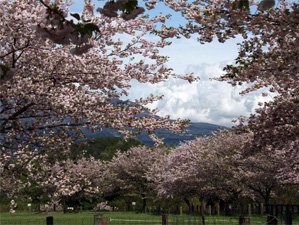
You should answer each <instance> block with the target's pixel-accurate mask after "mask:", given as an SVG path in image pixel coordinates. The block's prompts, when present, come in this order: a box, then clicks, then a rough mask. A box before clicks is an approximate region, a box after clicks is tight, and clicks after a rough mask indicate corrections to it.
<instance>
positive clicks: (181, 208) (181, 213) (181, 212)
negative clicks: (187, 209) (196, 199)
mask: <svg viewBox="0 0 299 225" xmlns="http://www.w3.org/2000/svg"><path fill="white" fill-rule="evenodd" d="M180 215H183V207H182V206H180Z"/></svg>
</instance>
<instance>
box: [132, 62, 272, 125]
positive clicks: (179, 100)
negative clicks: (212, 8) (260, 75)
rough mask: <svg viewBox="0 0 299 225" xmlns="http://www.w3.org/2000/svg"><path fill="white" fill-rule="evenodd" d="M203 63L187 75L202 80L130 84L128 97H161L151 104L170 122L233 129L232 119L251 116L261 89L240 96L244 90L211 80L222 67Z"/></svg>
mask: <svg viewBox="0 0 299 225" xmlns="http://www.w3.org/2000/svg"><path fill="white" fill-rule="evenodd" d="M225 64H227V63H225V62H220V63H216V64H213V65H211V64H207V63H202V64H199V65H189V66H188V68H187V70H186V71H187V72H194V73H195V75H198V76H199V77H201V78H202V79H201V80H200V81H198V82H195V83H192V84H189V83H188V82H187V81H184V80H180V79H173V78H170V79H169V80H168V81H166V82H163V83H160V84H158V85H152V84H139V83H138V82H137V81H133V82H132V90H131V91H130V96H129V97H130V98H131V99H135V98H140V97H146V96H148V95H149V94H150V93H153V94H155V95H164V98H163V99H162V100H160V101H158V102H155V103H154V104H152V105H151V108H158V109H159V110H160V112H159V113H158V115H160V116H165V115H170V117H171V118H172V119H177V118H181V119H190V120H191V121H193V122H207V123H213V124H218V125H224V126H232V122H231V121H232V120H233V119H236V118H238V117H239V116H249V114H250V113H254V111H255V108H257V106H258V105H257V104H258V102H259V101H261V102H264V101H266V100H267V99H266V98H263V97H261V92H262V90H260V91H258V92H255V93H250V94H247V95H245V96H240V95H239V92H240V91H241V90H243V89H244V88H245V87H244V86H243V87H240V86H236V87H232V86H231V85H229V84H227V83H225V82H218V81H215V80H210V79H209V78H212V77H218V76H220V75H221V74H223V71H222V68H223V65H225Z"/></svg>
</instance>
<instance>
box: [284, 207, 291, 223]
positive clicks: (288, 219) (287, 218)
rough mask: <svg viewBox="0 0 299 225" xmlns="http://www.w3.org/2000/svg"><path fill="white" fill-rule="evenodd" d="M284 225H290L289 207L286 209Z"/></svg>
mask: <svg viewBox="0 0 299 225" xmlns="http://www.w3.org/2000/svg"><path fill="white" fill-rule="evenodd" d="M285 224H286V225H292V212H291V210H290V206H289V205H287V207H286V215H285Z"/></svg>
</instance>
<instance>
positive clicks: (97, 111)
mask: <svg viewBox="0 0 299 225" xmlns="http://www.w3.org/2000/svg"><path fill="white" fill-rule="evenodd" d="M158 2H161V4H162V2H163V3H164V4H165V5H166V6H168V7H170V8H171V9H173V10H175V11H178V12H181V13H182V17H184V18H185V19H186V21H187V23H186V24H182V25H181V26H177V27H168V26H167V23H166V22H165V21H167V17H166V16H163V15H161V14H160V15H157V16H146V15H142V13H143V12H144V9H143V8H141V7H138V6H137V5H136V2H135V1H133V2H132V1H126V0H118V1H116V2H114V1H109V2H107V3H106V4H105V5H104V7H103V8H98V9H97V11H98V12H99V13H100V15H99V14H96V13H95V5H94V4H92V2H91V1H86V2H85V5H84V9H83V11H82V13H81V14H76V13H74V14H70V13H69V9H68V6H69V5H70V4H71V3H70V2H69V1H64V0H55V1H50V0H44V1H43V0H18V1H10V0H1V9H0V17H1V20H0V45H1V48H0V77H1V80H0V101H1V103H0V111H1V118H0V134H1V135H0V143H1V154H0V158H1V163H0V171H1V192H2V194H6V195H8V196H9V197H11V198H13V197H14V196H15V195H16V194H17V193H18V191H19V189H20V188H23V187H26V186H27V187H28V186H30V185H31V183H32V182H38V183H39V184H40V185H41V186H42V187H44V188H45V189H44V190H45V191H47V192H48V193H49V194H51V193H52V194H53V196H54V197H57V196H64V195H67V194H68V193H73V192H74V193H75V192H77V191H78V190H80V189H81V188H82V187H84V191H86V192H96V193H100V192H102V191H103V189H104V187H103V183H102V182H101V180H102V179H103V177H106V176H104V175H103V174H102V173H101V171H102V169H103V168H102V166H103V165H102V163H101V162H99V161H97V160H94V159H85V158H82V159H81V160H79V161H72V160H70V159H68V160H66V158H67V155H68V154H69V153H70V146H71V145H72V143H74V141H76V140H78V139H83V138H84V135H83V133H82V129H83V128H84V129H90V130H92V131H93V130H99V129H101V127H110V128H114V129H117V130H119V132H120V133H121V134H123V135H125V136H131V135H134V134H136V133H139V132H141V131H142V130H146V131H147V132H148V133H149V134H150V135H151V137H152V138H153V139H154V140H155V141H156V142H157V144H159V143H160V142H161V140H160V139H159V138H157V137H156V136H155V135H153V133H154V131H155V130H156V129H169V130H172V131H174V132H179V131H181V130H182V129H183V128H184V127H185V125H186V121H175V122H169V120H168V118H158V117H155V114H156V113H157V111H156V110H149V109H147V108H146V107H145V106H146V105H147V104H148V103H151V102H153V101H155V100H156V99H158V97H156V96H149V97H148V98H146V99H138V100H136V101H135V102H133V103H126V102H122V101H120V100H119V99H120V98H122V97H125V96H127V95H128V91H129V89H130V81H131V80H132V79H135V80H137V81H139V82H141V83H144V82H150V83H159V82H162V81H165V80H166V79H167V78H168V77H170V76H173V77H178V78H182V79H186V80H188V81H189V82H192V81H194V79H195V78H194V77H193V76H192V74H184V75H177V74H174V73H173V72H172V70H171V69H170V68H167V66H166V63H167V58H166V57H164V56H162V55H161V54H160V53H159V50H160V49H161V48H163V47H165V46H167V45H169V42H167V41H166V40H167V38H176V37H182V36H183V37H186V38H188V37H190V35H196V36H197V37H198V40H199V42H200V43H201V44H204V43H207V42H211V41H212V40H214V39H215V38H216V39H217V40H218V41H220V42H225V41H226V40H228V39H232V38H234V37H236V36H237V35H241V36H243V38H244V41H243V42H242V43H240V49H239V55H238V57H237V59H236V63H235V64H233V65H227V66H226V67H225V68H224V69H225V71H226V73H225V74H224V75H223V77H221V78H220V79H219V80H220V81H226V82H229V83H231V84H232V85H239V84H243V83H247V84H248V85H249V86H248V88H247V89H246V90H244V91H243V94H246V93H247V92H250V91H254V90H257V89H259V88H262V87H268V88H269V91H270V92H274V93H275V97H273V100H272V101H271V102H268V103H265V104H264V105H262V106H261V108H259V109H257V111H256V114H254V115H252V116H251V117H250V118H248V119H246V121H244V120H243V119H242V120H241V121H240V125H239V126H237V127H236V132H237V133H238V134H239V136H232V137H231V138H234V137H237V138H236V140H234V141H231V140H230V137H229V135H228V134H219V135H217V137H218V138H215V137H214V138H212V139H209V138H203V139H198V140H196V141H194V142H192V143H188V144H186V145H182V146H180V147H179V148H178V149H175V150H173V151H171V152H170V153H169V154H166V155H167V157H166V158H165V159H164V157H162V156H161V155H163V154H159V157H158V156H153V159H152V160H154V161H155V160H165V162H164V161H163V162H161V163H158V164H157V165H159V166H156V167H154V168H151V169H149V170H148V171H152V170H153V171H154V172H153V175H155V176H149V175H146V177H147V176H149V177H151V182H156V184H157V185H156V188H158V191H157V193H158V194H159V195H161V196H163V195H164V196H178V195H182V196H183V195H193V194H194V195H197V196H199V197H200V198H204V196H206V194H207V193H210V194H213V193H217V194H220V193H221V194H222V195H223V196H222V198H225V197H227V196H228V195H229V193H236V194H241V193H242V194H245V195H251V194H253V193H260V195H261V196H263V198H264V199H265V201H267V199H269V195H270V193H271V191H270V190H269V189H272V187H274V186H275V185H276V183H277V182H278V183H280V184H281V183H283V184H285V185H293V186H294V185H298V184H299V157H298V146H299V143H298V142H299V139H298V136H299V123H298V118H299V110H298V103H299V99H298V90H299V89H298V87H299V84H298V82H299V79H298V74H299V73H298V66H299V64H298V62H299V56H298V46H299V44H298V43H299V38H298V33H299V31H298V29H299V26H298V22H299V21H298V18H299V16H298V13H299V6H298V4H297V3H296V2H289V1H285V0H279V1H274V0H271V1H267V0H262V1H254V0H252V1H247V0H236V1H230V0H205V1H201V0H199V1H193V2H189V1H178V2H177V1H158ZM158 2H157V1H155V0H153V1H146V6H147V9H148V10H151V9H152V8H154V7H155V6H156V5H157V4H158ZM254 11H255V12H254ZM70 17H72V18H73V19H69V18H70ZM150 35H155V38H151V37H150ZM199 54H200V53H199ZM115 100H117V101H115ZM130 128H132V129H133V130H132V129H130ZM226 135H228V136H226ZM231 135H233V134H231ZM248 135H249V136H248ZM243 140H244V141H245V140H246V141H245V143H246V144H244V145H243V144H241V143H242V142H243ZM197 142H198V143H197ZM230 144H232V145H233V144H235V145H236V144H237V146H235V147H234V146H232V147H231V148H229V146H230ZM237 147H238V148H237ZM226 148H227V149H226ZM143 150H144V152H143V157H147V156H148V157H151V154H150V153H149V152H146V149H143ZM189 152H190V154H189ZM180 154H181V155H180ZM120 159H121V156H119V160H120ZM113 162H114V161H112V163H111V164H110V165H111V166H110V167H111V169H112V168H113V166H112V165H113ZM115 163H116V162H115ZM152 164H154V165H156V164H155V163H152ZM207 165H209V166H207ZM164 166H165V167H166V168H164V169H163V167H164ZM208 167H209V168H211V170H210V169H207V168H208ZM217 167H218V169H217ZM235 168H238V169H235ZM116 169H117V166H115V170H116ZM171 170H173V171H171ZM219 170H221V171H223V174H222V175H221V176H218V175H219V173H218V172H216V171H219ZM103 171H106V170H103ZM137 172H138V170H137V169H136V170H135V171H134V173H136V176H137ZM164 172H165V173H166V175H165V174H164ZM212 172H213V173H212ZM167 173H169V175H167ZM211 173H212V174H211ZM273 174H275V175H273ZM115 176H116V175H115ZM115 176H114V175H113V173H112V172H111V174H109V176H108V178H109V177H110V178H109V179H113V178H114V177H115ZM43 178H46V179H44V180H43ZM93 178H94V179H93ZM108 178H107V179H108ZM231 178H234V179H233V180H231ZM270 178H271V179H270ZM115 179H116V180H117V177H116V178H115ZM143 179H145V180H147V178H145V177H143ZM276 179H277V180H276ZM249 181H250V183H249ZM167 182H169V183H171V184H173V185H166V184H167ZM187 184H190V185H188V189H185V188H183V187H185V185H187ZM217 184H218V185H217ZM236 184H238V185H236ZM250 186H251V187H250ZM168 187H172V188H173V189H169V190H168V189H167V188H168ZM199 187H200V188H199ZM123 188H130V185H124V187H123ZM136 188H137V187H136ZM147 188H148V187H147V186H144V187H140V188H139V190H138V191H139V192H140V194H141V196H142V195H145V194H144V193H145V190H146V189H147ZM143 189H145V190H143ZM218 189H219V190H218ZM220 189H221V190H220ZM51 190H53V191H51ZM151 190H154V189H151ZM184 190H188V191H187V192H186V193H184ZM228 190H231V191H230V192H229V191H228Z"/></svg>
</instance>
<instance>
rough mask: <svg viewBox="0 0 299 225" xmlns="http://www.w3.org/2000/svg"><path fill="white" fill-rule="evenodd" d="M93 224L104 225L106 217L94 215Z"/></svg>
mask: <svg viewBox="0 0 299 225" xmlns="http://www.w3.org/2000/svg"><path fill="white" fill-rule="evenodd" d="M93 218H94V220H93V224H94V225H104V216H103V214H98V215H94V217H93Z"/></svg>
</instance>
